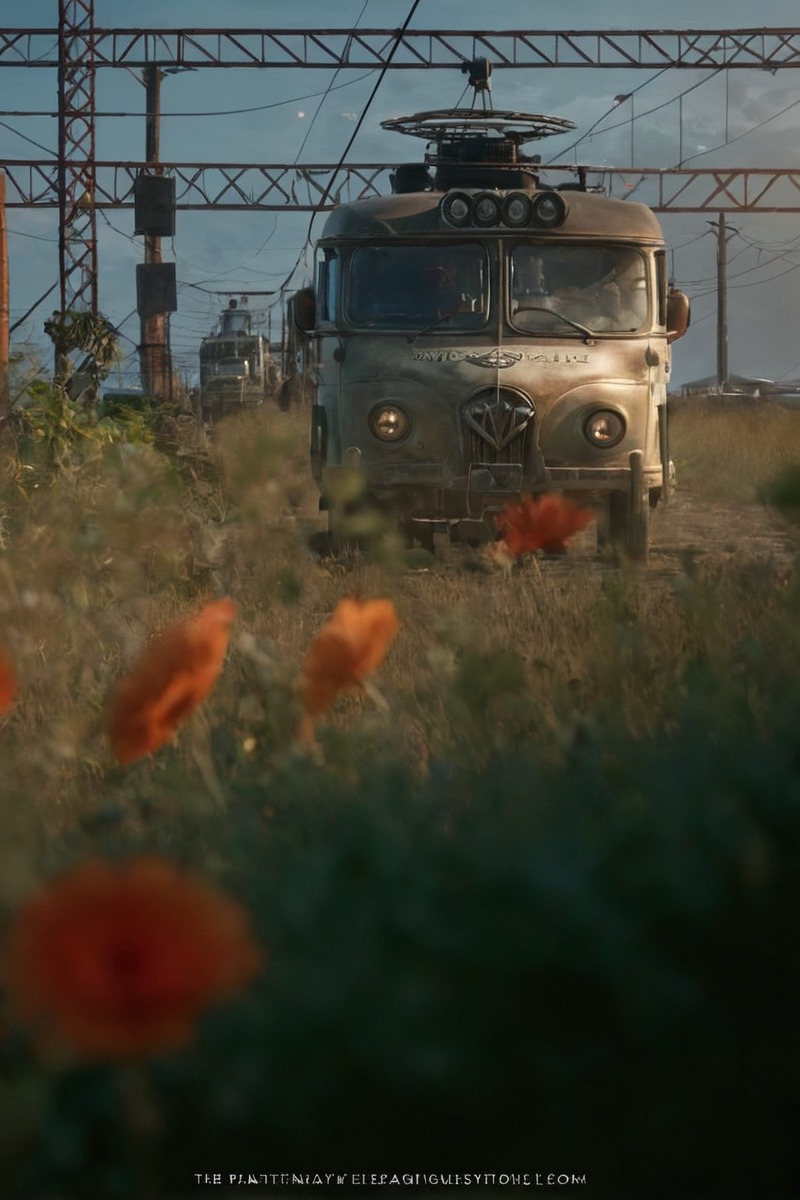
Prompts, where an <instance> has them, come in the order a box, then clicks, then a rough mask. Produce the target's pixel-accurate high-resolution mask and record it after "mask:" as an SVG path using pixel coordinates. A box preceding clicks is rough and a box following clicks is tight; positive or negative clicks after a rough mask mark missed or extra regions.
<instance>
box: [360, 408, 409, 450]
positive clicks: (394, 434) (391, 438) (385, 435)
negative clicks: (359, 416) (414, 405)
mask: <svg viewBox="0 0 800 1200" xmlns="http://www.w3.org/2000/svg"><path fill="white" fill-rule="evenodd" d="M369 427H370V429H371V430H372V432H373V433H374V435H375V437H376V438H380V440H381V441H382V442H399V441H400V439H401V438H404V437H405V436H406V434H407V433H408V431H409V429H410V428H411V421H410V420H409V418H408V414H407V413H405V412H404V411H403V409H402V408H399V407H398V406H397V405H396V404H381V405H380V407H379V408H373V410H372V412H371V413H370V414H369Z"/></svg>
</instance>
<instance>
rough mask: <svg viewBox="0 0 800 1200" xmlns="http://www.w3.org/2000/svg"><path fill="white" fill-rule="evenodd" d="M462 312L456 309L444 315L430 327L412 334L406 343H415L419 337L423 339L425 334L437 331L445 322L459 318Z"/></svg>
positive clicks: (427, 326)
mask: <svg viewBox="0 0 800 1200" xmlns="http://www.w3.org/2000/svg"><path fill="white" fill-rule="evenodd" d="M461 311H462V310H461V309H460V308H454V309H452V310H451V311H450V312H446V313H444V314H443V315H442V316H441V317H438V318H437V319H436V320H435V321H432V322H431V323H430V325H426V326H425V328H424V329H418V330H417V332H416V333H410V334H409V335H408V337H407V338H406V341H407V342H409V344H410V343H412V342H415V341H416V340H417V338H418V337H422V335H423V333H430V331H431V330H432V329H435V328H436V326H437V325H441V324H442V322H443V321H449V320H450V318H451V317H455V316H457V315H458V314H459V313H460V312H461Z"/></svg>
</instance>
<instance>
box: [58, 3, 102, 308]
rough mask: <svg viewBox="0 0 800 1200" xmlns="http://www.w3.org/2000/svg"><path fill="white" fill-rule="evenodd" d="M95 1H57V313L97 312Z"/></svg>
mask: <svg viewBox="0 0 800 1200" xmlns="http://www.w3.org/2000/svg"><path fill="white" fill-rule="evenodd" d="M94 80H95V31H94V0H59V2H58V197H59V212H60V222H59V270H60V283H61V312H62V313H66V312H67V311H69V310H77V311H82V312H86V311H88V312H90V313H92V315H93V316H96V315H97V218H96V213H95V203H94V202H95V98H94Z"/></svg>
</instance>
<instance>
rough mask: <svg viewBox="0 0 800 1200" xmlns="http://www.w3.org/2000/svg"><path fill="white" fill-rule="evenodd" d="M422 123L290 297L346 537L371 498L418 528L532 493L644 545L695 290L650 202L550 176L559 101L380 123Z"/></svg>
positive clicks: (327, 482) (453, 534)
mask: <svg viewBox="0 0 800 1200" xmlns="http://www.w3.org/2000/svg"><path fill="white" fill-rule="evenodd" d="M384 126H385V127H387V128H392V129H396V130H399V131H400V132H404V133H410V134H413V135H416V136H419V137H424V138H426V139H427V140H428V142H429V146H431V145H433V146H434V147H435V149H433V150H430V149H429V151H428V153H427V154H426V157H425V162H424V163H422V164H418V163H413V164H406V165H404V166H401V167H398V168H397V170H396V171H395V172H394V173H393V175H392V188H393V190H392V193H391V194H390V195H386V196H380V197H372V198H368V199H362V200H357V201H354V202H352V203H345V204H341V205H339V206H338V207H337V208H335V209H334V210H332V211H331V212H330V214H329V215H328V217H327V220H326V222H325V225H324V228H323V229H322V232H321V236H320V238H319V241H318V244H317V268H316V284H315V287H314V289H313V291H311V290H310V289H305V291H304V293H299V294H298V295H297V296H296V297H295V298H294V300H295V303H294V314H295V318H294V319H295V321H296V323H297V324H298V326H299V327H300V328H301V329H302V330H303V332H304V334H305V336H306V337H307V338H309V339H310V340H311V343H312V345H313V354H312V355H311V358H312V360H313V372H312V373H313V377H314V390H315V395H314V403H313V406H312V410H311V411H312V416H311V422H312V435H311V461H312V470H313V473H314V476H315V478H316V480H317V482H318V484H319V487H320V493H321V494H320V507H321V508H322V509H326V510H327V511H328V514H329V521H330V531H331V534H332V537H333V538H334V539H335V540H341V539H344V538H347V537H348V535H350V534H351V533H352V532H353V531H354V530H357V529H358V520H357V519H356V518H357V514H358V513H359V512H363V510H364V505H365V504H367V505H372V506H373V507H374V508H376V509H377V510H379V511H381V512H383V513H385V514H388V515H389V516H390V518H391V520H396V521H397V522H399V524H400V526H401V527H402V528H403V529H404V530H405V532H406V534H407V536H408V537H409V538H412V537H413V538H416V539H418V540H419V541H420V542H421V543H422V544H423V545H428V546H429V547H432V546H433V544H434V534H435V533H436V531H437V530H438V531H440V532H442V531H446V532H447V534H448V535H449V537H450V539H463V540H466V541H468V542H471V541H472V542H474V541H479V540H481V539H482V538H487V537H491V536H493V535H494V514H496V513H497V511H498V510H500V509H502V508H503V506H504V505H505V504H507V503H508V502H509V500H511V499H514V498H518V497H519V496H520V495H521V494H530V495H533V496H537V495H539V494H541V493H544V492H550V491H560V492H562V493H564V494H565V495H566V496H568V497H570V498H571V499H573V500H575V501H577V502H578V503H580V504H582V505H587V506H591V507H593V508H594V509H595V510H596V513H597V528H598V542H599V545H600V546H602V545H605V544H607V543H613V544H614V545H616V546H617V547H619V548H620V549H621V551H622V552H623V553H624V554H625V555H627V556H628V557H629V558H631V559H634V560H639V561H642V560H646V558H647V553H648V543H649V513H650V509H651V507H653V506H654V505H656V504H657V503H658V502H659V500H665V499H666V498H667V496H668V493H669V489H670V485H671V469H672V468H671V464H670V460H669V451H668V425H667V410H666V405H667V383H668V380H669V373H670V344H671V342H672V341H674V340H675V339H676V338H677V337H679V336H680V335H681V334H682V333H683V332H684V331H685V329H686V326H687V324H688V319H689V313H688V300H687V299H686V297H685V296H684V295H683V294H682V293H677V292H673V291H671V289H670V288H669V286H668V272H667V254H666V246H665V242H664V237H663V235H662V232H661V229H660V227H659V224H658V221H657V220H656V217H655V216H654V214H653V213H652V211H651V210H650V209H649V208H647V207H646V206H645V205H643V204H640V203H636V202H633V201H628V200H623V199H613V198H610V197H608V196H605V195H603V194H598V193H595V192H593V191H590V190H588V189H587V187H586V178H585V174H583V173H581V175H580V177H579V179H578V182H577V184H576V183H574V182H570V183H568V184H567V186H562V187H561V188H551V187H544V186H542V185H541V183H540V178H539V173H540V169H539V168H538V162H539V159H538V156H537V157H530V158H527V157H525V156H523V155H522V153H521V150H520V146H521V144H522V142H523V141H525V140H528V139H533V138H540V137H543V136H545V135H547V134H549V133H555V132H562V131H563V130H564V129H565V128H571V127H572V125H571V123H570V122H566V121H562V120H560V119H559V118H554V117H545V116H538V115H535V114H520V113H511V112H496V111H489V112H486V111H483V112H481V111H480V110H479V111H475V110H468V111H467V110H444V111H438V112H430V113H418V114H416V115H414V116H413V117H407V118H397V119H395V120H392V121H387V122H384Z"/></svg>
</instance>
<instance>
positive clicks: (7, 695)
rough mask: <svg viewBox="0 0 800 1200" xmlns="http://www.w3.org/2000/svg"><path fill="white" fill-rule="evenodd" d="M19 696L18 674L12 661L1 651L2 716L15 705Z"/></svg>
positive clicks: (0, 691)
mask: <svg viewBox="0 0 800 1200" xmlns="http://www.w3.org/2000/svg"><path fill="white" fill-rule="evenodd" d="M16 698H17V676H16V674H15V673H14V668H13V667H12V666H11V663H10V662H9V661H8V659H7V658H6V657H5V655H4V654H3V653H2V651H0V716H2V714H3V713H7V712H8V711H9V709H10V708H12V707H13V705H14V701H15V700H16Z"/></svg>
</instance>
